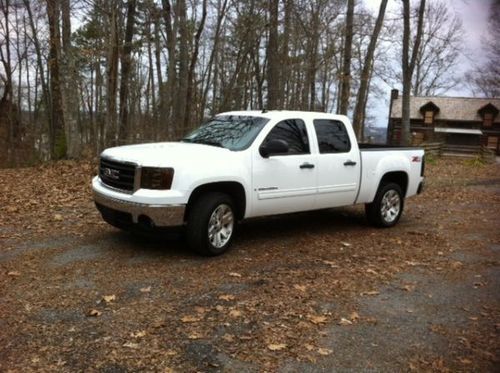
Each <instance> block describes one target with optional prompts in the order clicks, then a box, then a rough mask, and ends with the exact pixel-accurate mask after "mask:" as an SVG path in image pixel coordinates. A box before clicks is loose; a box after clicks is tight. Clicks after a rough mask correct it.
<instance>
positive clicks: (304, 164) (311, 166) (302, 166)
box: [300, 163, 314, 168]
mask: <svg viewBox="0 0 500 373" xmlns="http://www.w3.org/2000/svg"><path fill="white" fill-rule="evenodd" d="M300 168H314V165H313V164H311V163H302V164H301V165H300Z"/></svg>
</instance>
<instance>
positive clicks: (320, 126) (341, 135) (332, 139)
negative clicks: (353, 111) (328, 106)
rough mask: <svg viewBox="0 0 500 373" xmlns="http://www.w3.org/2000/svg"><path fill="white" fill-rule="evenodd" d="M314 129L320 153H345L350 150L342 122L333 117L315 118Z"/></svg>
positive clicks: (349, 142)
mask: <svg viewBox="0 0 500 373" xmlns="http://www.w3.org/2000/svg"><path fill="white" fill-rule="evenodd" d="M314 129H315V130H316V137H317V138H318V145H319V152H320V153H321V154H327V153H347V152H349V151H350V150H351V141H350V140H349V134H348V133H347V130H346V128H345V126H344V123H342V122H340V121H338V120H333V119H315V120H314Z"/></svg>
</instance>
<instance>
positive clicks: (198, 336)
mask: <svg viewBox="0 0 500 373" xmlns="http://www.w3.org/2000/svg"><path fill="white" fill-rule="evenodd" d="M200 338H203V335H202V334H201V333H198V332H194V333H191V334H189V335H188V339H200Z"/></svg>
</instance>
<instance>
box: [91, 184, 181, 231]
mask: <svg viewBox="0 0 500 373" xmlns="http://www.w3.org/2000/svg"><path fill="white" fill-rule="evenodd" d="M94 201H95V203H96V204H99V205H102V206H105V207H107V208H110V209H112V210H116V211H120V212H125V213H128V214H130V215H131V216H132V222H133V223H139V217H140V216H145V217H147V218H149V219H150V220H151V221H152V222H153V224H154V225H155V226H157V227H175V226H179V225H183V224H184V211H185V210H186V205H147V204H143V203H135V202H128V201H123V200H120V199H116V198H112V197H108V196H105V195H103V194H101V193H98V192H96V191H95V190H94Z"/></svg>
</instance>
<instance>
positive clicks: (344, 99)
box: [339, 0, 355, 115]
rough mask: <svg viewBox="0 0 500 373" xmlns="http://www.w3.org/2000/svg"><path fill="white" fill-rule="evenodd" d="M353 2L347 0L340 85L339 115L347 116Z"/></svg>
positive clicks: (349, 89)
mask: <svg viewBox="0 0 500 373" xmlns="http://www.w3.org/2000/svg"><path fill="white" fill-rule="evenodd" d="M354 1H355V0H347V14H346V21H345V39H344V52H343V62H342V84H341V93H340V105H339V114H343V115H347V111H348V110H349V96H350V94H351V57H352V35H353V24H354Z"/></svg>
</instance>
